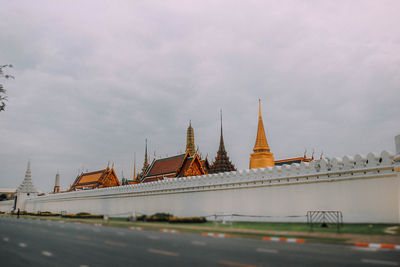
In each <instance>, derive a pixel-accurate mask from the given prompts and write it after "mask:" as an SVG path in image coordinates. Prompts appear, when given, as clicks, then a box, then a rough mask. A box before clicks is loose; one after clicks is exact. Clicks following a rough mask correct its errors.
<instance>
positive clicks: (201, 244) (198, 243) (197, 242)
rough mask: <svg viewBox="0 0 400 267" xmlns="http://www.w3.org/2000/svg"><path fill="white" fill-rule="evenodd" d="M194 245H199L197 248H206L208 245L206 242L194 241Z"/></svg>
mask: <svg viewBox="0 0 400 267" xmlns="http://www.w3.org/2000/svg"><path fill="white" fill-rule="evenodd" d="M192 244H193V245H197V246H205V245H207V243H206V242H202V241H192Z"/></svg>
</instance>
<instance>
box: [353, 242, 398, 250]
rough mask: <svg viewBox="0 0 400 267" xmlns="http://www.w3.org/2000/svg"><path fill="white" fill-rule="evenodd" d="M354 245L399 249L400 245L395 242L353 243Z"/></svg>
mask: <svg viewBox="0 0 400 267" xmlns="http://www.w3.org/2000/svg"><path fill="white" fill-rule="evenodd" d="M354 246H356V247H365V248H390V249H399V250H400V245H395V244H377V243H354Z"/></svg>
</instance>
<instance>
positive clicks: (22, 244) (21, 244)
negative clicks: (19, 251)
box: [18, 243, 26, 248]
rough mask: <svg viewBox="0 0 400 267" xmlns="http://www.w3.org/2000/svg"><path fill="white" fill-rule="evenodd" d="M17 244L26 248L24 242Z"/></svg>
mask: <svg viewBox="0 0 400 267" xmlns="http://www.w3.org/2000/svg"><path fill="white" fill-rule="evenodd" d="M18 246H20V247H21V248H26V244H25V243H19V244H18Z"/></svg>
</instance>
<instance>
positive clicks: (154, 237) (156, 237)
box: [148, 235, 160, 240]
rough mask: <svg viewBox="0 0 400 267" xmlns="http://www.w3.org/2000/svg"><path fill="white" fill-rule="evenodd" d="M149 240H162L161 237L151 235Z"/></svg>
mask: <svg viewBox="0 0 400 267" xmlns="http://www.w3.org/2000/svg"><path fill="white" fill-rule="evenodd" d="M148 238H150V239H153V240H157V239H160V237H159V236H155V235H150V236H148Z"/></svg>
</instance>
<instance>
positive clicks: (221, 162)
mask: <svg viewBox="0 0 400 267" xmlns="http://www.w3.org/2000/svg"><path fill="white" fill-rule="evenodd" d="M230 171H236V169H235V166H234V165H233V164H232V162H231V161H230V160H229V157H228V153H227V152H226V150H225V145H224V136H223V134H222V110H221V137H220V139H219V149H218V152H217V156H216V157H215V160H214V163H213V165H212V166H211V167H210V171H209V173H218V172H230Z"/></svg>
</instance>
